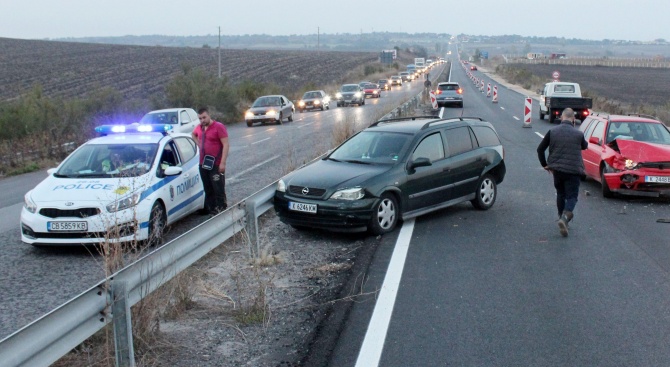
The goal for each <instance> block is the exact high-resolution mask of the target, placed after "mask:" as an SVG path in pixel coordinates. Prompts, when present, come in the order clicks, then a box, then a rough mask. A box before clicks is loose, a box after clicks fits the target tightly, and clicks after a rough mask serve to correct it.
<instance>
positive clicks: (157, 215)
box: [147, 202, 167, 246]
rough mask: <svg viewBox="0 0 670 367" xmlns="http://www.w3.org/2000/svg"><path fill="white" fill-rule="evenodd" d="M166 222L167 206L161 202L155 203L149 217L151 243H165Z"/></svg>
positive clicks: (149, 239)
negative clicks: (164, 206)
mask: <svg viewBox="0 0 670 367" xmlns="http://www.w3.org/2000/svg"><path fill="white" fill-rule="evenodd" d="M166 222H167V218H166V216H165V208H163V205H162V204H161V203H159V202H156V203H154V206H153V207H151V216H150V217H149V238H148V239H147V241H148V242H149V245H151V246H156V245H161V244H162V243H163V232H164V231H165V224H166Z"/></svg>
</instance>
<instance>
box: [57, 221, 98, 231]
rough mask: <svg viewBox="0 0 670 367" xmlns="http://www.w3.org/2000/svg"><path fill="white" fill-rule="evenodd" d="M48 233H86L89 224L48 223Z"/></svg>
mask: <svg viewBox="0 0 670 367" xmlns="http://www.w3.org/2000/svg"><path fill="white" fill-rule="evenodd" d="M47 231H49V232H86V231H88V223H86V222H47Z"/></svg>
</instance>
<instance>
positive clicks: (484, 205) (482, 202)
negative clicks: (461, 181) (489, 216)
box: [470, 173, 498, 210]
mask: <svg viewBox="0 0 670 367" xmlns="http://www.w3.org/2000/svg"><path fill="white" fill-rule="evenodd" d="M497 196H498V186H497V185H496V181H495V180H494V179H493V176H491V175H490V174H488V173H487V174H485V175H484V176H483V177H482V178H481V179H480V180H479V184H477V190H476V191H475V198H474V199H472V200H471V201H470V202H471V203H472V205H473V206H474V207H475V208H477V209H480V210H488V209H490V208H491V207H492V206H493V203H495V202H496V197H497Z"/></svg>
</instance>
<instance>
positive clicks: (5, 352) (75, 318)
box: [0, 73, 441, 367]
mask: <svg viewBox="0 0 670 367" xmlns="http://www.w3.org/2000/svg"><path fill="white" fill-rule="evenodd" d="M440 75H441V73H440ZM437 78H439V75H438V76H436V77H435V78H433V79H435V80H437ZM422 93H423V92H421V93H419V94H418V95H416V96H414V97H413V98H411V99H410V100H409V101H407V102H405V103H403V104H402V105H401V106H399V107H397V108H395V109H394V110H393V111H391V112H390V113H389V114H387V115H386V116H384V117H383V118H382V119H385V118H394V117H402V116H406V115H407V114H408V113H410V112H411V110H412V109H413V108H416V107H417V105H418V103H419V101H420V100H421V96H422ZM317 159H319V158H317ZM276 184H277V182H276V181H275V182H273V183H272V184H270V185H268V186H266V187H265V188H263V189H261V190H259V191H258V192H256V193H255V194H253V195H251V196H249V197H247V198H246V199H244V200H242V201H241V202H240V203H238V204H237V205H235V206H233V207H231V208H229V209H227V210H226V211H224V212H223V213H221V214H219V215H217V216H215V217H213V218H211V219H209V220H208V221H206V222H204V223H202V224H200V225H198V226H197V227H195V228H193V229H191V230H190V231H188V232H185V233H183V234H182V235H180V236H179V237H177V238H175V239H174V240H172V241H170V242H168V243H166V244H165V245H163V246H161V247H160V248H157V249H156V250H154V251H152V252H151V253H149V254H147V255H145V256H143V257H142V258H140V259H138V260H137V261H135V262H133V263H132V264H130V265H128V266H126V267H125V268H123V269H121V270H119V271H118V272H116V273H114V274H113V275H111V276H110V277H108V278H106V279H104V280H103V281H101V282H100V283H98V284H96V285H95V286H93V287H91V288H90V289H89V290H87V291H85V292H83V293H82V294H80V295H78V296H76V297H74V298H73V299H71V300H70V301H68V302H66V303H65V304H63V305H61V306H59V307H58V308H56V309H55V310H53V311H51V312H49V313H48V314H46V315H44V316H42V317H40V318H39V319H37V320H35V321H33V322H32V323H30V324H28V325H26V326H25V327H23V328H21V329H20V330H18V331H16V332H15V333H13V334H11V335H10V336H8V337H6V338H5V339H3V340H1V341H0V361H2V366H6V367H19V366H26V367H28V366H29V367H34V366H48V365H50V364H52V363H54V362H56V361H57V360H58V359H60V358H61V357H63V356H64V355H66V354H67V353H68V352H69V351H71V350H72V349H73V348H75V347H76V346H78V345H79V344H81V343H82V342H84V341H85V340H86V339H88V338H90V337H91V336H92V335H93V334H95V333H96V332H98V331H100V330H101V329H102V328H103V327H105V326H106V325H107V324H109V323H110V322H113V327H114V338H115V349H116V365H117V366H134V365H135V361H134V351H133V338H132V326H131V325H132V324H131V312H130V307H131V306H133V305H134V304H136V303H137V302H139V301H140V300H141V299H142V298H144V297H146V296H147V295H149V294H151V293H152V292H153V291H155V290H156V289H158V288H159V287H160V286H162V285H163V284H165V283H167V282H168V281H169V280H171V279H172V278H174V277H175V276H176V275H177V274H179V273H180V272H181V271H182V270H184V269H186V268H188V267H189V266H191V265H192V264H193V263H195V262H196V261H198V260H199V259H201V258H202V257H204V256H205V255H206V254H207V253H209V252H210V251H211V250H213V249H214V248H215V247H217V246H219V245H220V244H221V243H223V242H224V241H226V240H227V239H229V238H231V237H232V236H234V235H235V234H236V233H238V232H241V231H243V230H245V231H246V233H247V239H248V244H249V254H250V255H251V256H252V257H256V256H258V255H259V253H260V249H259V242H258V217H260V216H261V215H262V214H263V213H265V212H267V211H268V210H269V209H271V208H272V198H273V197H274V192H275V187H276Z"/></svg>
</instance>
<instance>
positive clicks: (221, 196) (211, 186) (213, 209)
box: [200, 167, 228, 214]
mask: <svg viewBox="0 0 670 367" xmlns="http://www.w3.org/2000/svg"><path fill="white" fill-rule="evenodd" d="M200 177H201V178H202V186H203V188H204V190H205V210H206V211H207V212H209V213H210V214H218V213H220V212H222V211H224V210H225V209H226V208H227V207H228V204H227V203H228V202H227V199H226V174H225V173H219V171H218V170H217V169H216V167H214V168H213V169H211V170H207V169H204V168H202V167H200Z"/></svg>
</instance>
